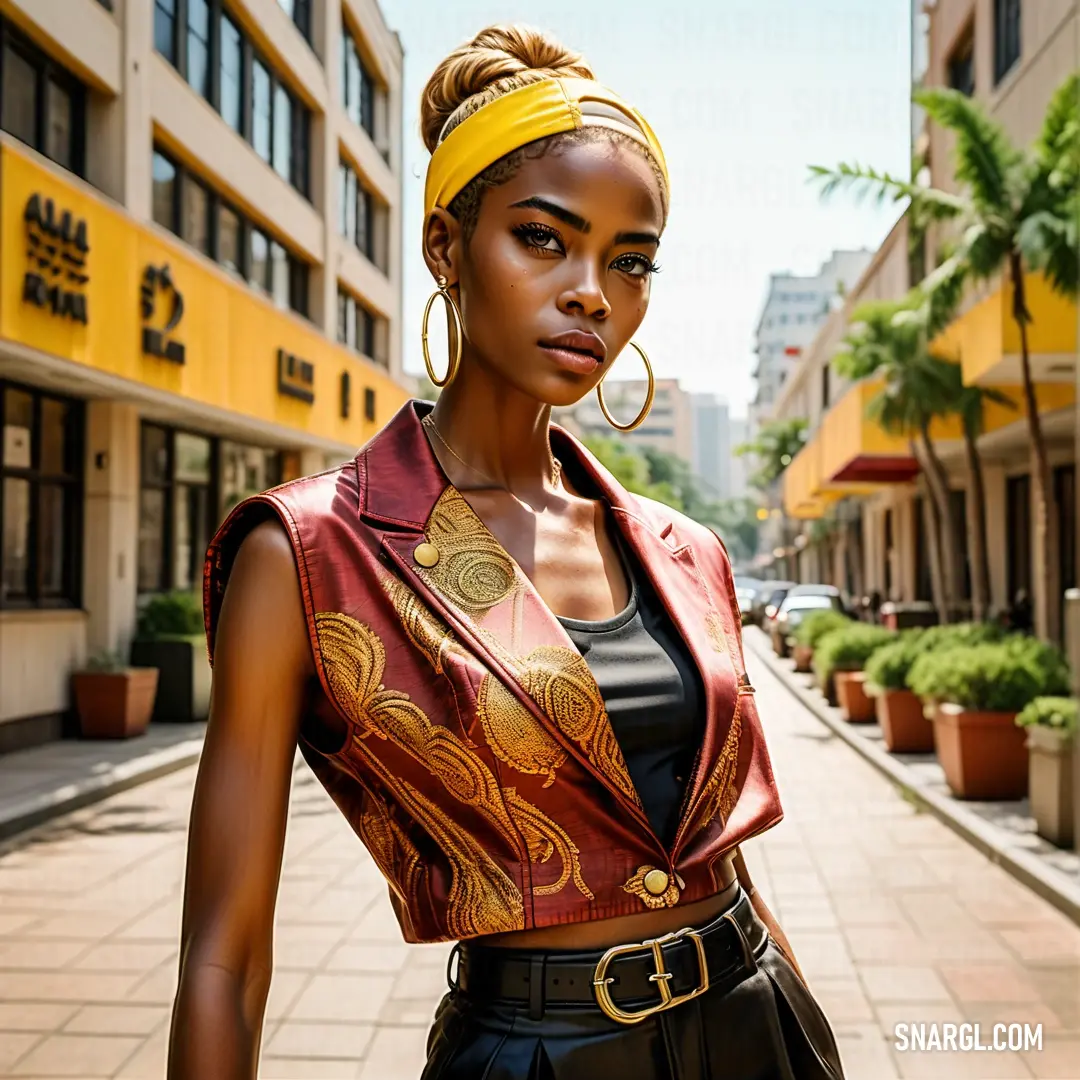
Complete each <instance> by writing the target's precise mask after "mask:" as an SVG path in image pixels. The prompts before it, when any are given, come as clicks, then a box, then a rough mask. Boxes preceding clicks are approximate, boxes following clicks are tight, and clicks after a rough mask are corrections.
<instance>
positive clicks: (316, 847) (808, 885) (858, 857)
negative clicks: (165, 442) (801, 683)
mask: <svg viewBox="0 0 1080 1080" xmlns="http://www.w3.org/2000/svg"><path fill="white" fill-rule="evenodd" d="M750 668H751V674H752V676H753V678H754V685H755V686H756V687H757V698H758V705H759V711H760V713H761V715H762V717H763V722H764V724H765V728H766V732H767V736H768V739H769V746H770V751H771V754H772V758H773V762H774V765H775V769H776V775H777V781H778V783H779V786H780V791H781V797H782V800H783V805H784V808H785V811H786V818H785V820H784V821H783V822H782V823H781V824H780V825H779V826H777V827H775V828H774V829H771V830H769V831H768V832H767V833H765V834H763V835H762V836H761V837H760V838H758V839H757V840H755V841H751V842H750V843H749V844H748V845H746V849H745V853H746V857H747V862H748V863H749V866H750V870H751V873H752V874H753V876H754V878H755V880H756V881H757V883H758V886H759V888H760V889H761V890H762V892H763V893H764V895H765V897H766V900H767V902H768V903H769V904H770V906H771V907H772V908H773V910H774V911H775V912H776V914H777V917H778V918H779V919H780V921H781V923H782V924H783V926H784V927H785V930H786V931H787V933H788V935H789V937H790V938H791V941H792V944H793V947H794V949H795V952H796V955H797V957H798V959H799V962H800V964H801V966H802V967H803V970H804V971H805V972H806V975H807V978H808V980H809V982H810V985H811V988H812V990H813V991H814V993H815V994H816V996H817V998H818V1000H819V1001H820V1002H821V1004H822V1007H823V1008H824V1010H825V1012H826V1014H827V1015H828V1017H829V1019H830V1021H831V1022H832V1024H833V1028H834V1030H835V1031H836V1034H837V1038H838V1041H839V1043H840V1047H841V1053H842V1055H843V1059H844V1062H845V1070H846V1078H847V1080H890V1078H896V1077H911V1078H930V1077H939V1078H949V1080H964V1078H969V1080H970V1078H978V1080H992V1078H1001V1077H1008V1078H1031V1077H1038V1078H1046V1080H1049V1078H1052V1077H1056V1078H1059V1080H1080V928H1078V927H1076V926H1075V925H1074V924H1072V923H1071V922H1070V921H1069V920H1067V919H1066V918H1065V917H1064V916H1062V915H1061V914H1060V912H1058V911H1056V910H1055V909H1054V908H1053V907H1051V906H1050V905H1049V904H1047V903H1046V902H1045V901H1043V900H1042V899H1040V898H1039V897H1038V896H1036V895H1034V894H1033V893H1032V892H1031V891H1030V890H1029V889H1027V888H1026V887H1024V886H1022V885H1020V884H1019V883H1018V882H1017V881H1016V880H1015V879H1014V878H1013V877H1011V876H1010V875H1008V874H1007V873H1005V872H1004V871H1003V870H1002V869H1001V868H1000V867H998V866H995V865H993V864H992V863H991V862H990V861H989V860H987V859H986V858H985V857H984V856H983V855H982V854H980V853H978V852H977V851H975V850H974V849H973V848H972V847H971V846H970V845H969V844H968V843H966V842H965V841H963V840H962V839H960V838H959V837H958V836H957V835H956V834H955V833H954V832H953V831H952V830H950V829H949V828H947V827H946V826H945V825H943V824H942V823H941V822H940V821H939V820H937V819H936V818H935V817H933V816H932V815H930V814H927V813H922V812H920V811H919V809H918V808H917V807H914V806H912V805H911V804H910V803H909V802H907V801H905V800H904V799H903V798H902V797H901V796H900V794H899V793H898V791H897V789H896V788H895V787H894V786H893V785H892V784H891V783H890V782H889V781H888V780H886V779H885V778H884V777H883V776H882V775H881V774H880V773H879V772H878V771H877V770H876V769H874V768H873V767H871V765H870V764H869V763H868V762H867V761H865V760H864V759H862V758H861V757H860V756H859V755H857V754H855V753H853V752H852V749H851V747H850V746H848V745H847V744H846V743H845V742H843V741H842V740H841V739H840V738H839V737H838V736H837V735H836V734H834V733H833V732H832V731H830V730H829V729H828V728H827V727H826V726H825V725H824V724H823V723H822V722H821V721H820V720H819V719H818V718H817V717H816V716H814V715H813V714H812V713H811V712H810V711H809V710H807V709H806V708H805V707H804V706H803V705H802V704H800V703H799V702H798V701H797V700H796V699H795V698H794V697H793V696H792V695H791V693H790V692H789V690H788V689H787V688H786V687H785V686H784V685H783V684H782V683H781V682H780V681H779V680H778V678H777V677H776V676H775V675H774V674H773V673H772V672H771V670H770V669H769V668H768V667H767V666H765V665H764V664H763V663H762V662H761V660H760V659H757V658H755V657H754V656H753V655H751V657H750ZM194 776H195V770H194V768H187V769H184V770H183V771H180V772H176V773H174V774H172V775H169V776H166V777H163V778H160V779H157V780H154V781H152V782H150V783H147V784H145V785H143V786H141V787H138V788H134V789H132V790H129V791H126V792H124V793H122V794H120V795H118V796H116V797H114V798H110V799H108V800H106V801H104V802H100V803H97V804H95V805H93V806H90V807H86V808H84V809H82V810H80V811H78V812H77V813H75V814H73V815H70V816H69V817H67V818H64V819H61V820H58V821H55V822H53V823H51V824H49V825H45V826H42V827H40V828H38V829H37V830H35V831H34V832H32V833H27V834H24V835H23V836H21V837H19V838H17V840H16V841H13V842H10V843H9V845H8V850H7V852H6V854H4V855H2V856H0V1076H11V1077H23V1078H26V1077H40V1078H45V1077H57V1076H68V1077H79V1078H81V1080H97V1078H107V1077H108V1078H112V1077H123V1078H151V1077H153V1078H157V1080H161V1078H162V1077H163V1076H164V1061H165V1048H166V1041H167V1037H168V1023H169V1009H170V1006H171V1003H172V999H173V994H174V992H175V982H176V964H177V934H178V923H179V909H180V897H181V888H182V879H183V867H184V849H185V832H186V824H187V816H188V810H189V805H190V798H191V787H192V783H193V780H194ZM446 955H447V949H446V947H445V946H438V947H434V946H433V947H418V946H404V945H402V944H401V943H400V935H399V931H398V929H397V926H396V923H395V922H394V920H393V916H392V914H391V909H390V905H389V901H388V900H387V897H386V889H385V886H384V885H383V883H382V881H381V879H380V878H379V875H378V872H377V871H376V870H375V867H374V865H373V864H372V862H371V860H370V859H369V858H368V856H367V855H366V853H365V852H364V851H363V849H362V848H361V846H360V845H359V842H358V841H357V840H356V839H355V838H354V837H353V836H352V834H351V832H350V831H349V829H348V828H347V826H346V825H345V824H344V821H343V819H342V818H341V816H340V815H339V814H338V812H337V810H336V809H335V808H334V807H333V805H332V804H331V803H330V801H329V799H328V798H327V797H326V796H325V794H324V793H323V791H322V789H321V788H320V787H319V786H318V785H317V783H316V782H315V781H314V779H313V778H312V777H311V775H310V773H309V772H308V771H307V769H306V766H303V765H302V764H301V765H300V767H299V768H298V771H297V772H296V774H295V777H294V791H293V800H292V807H291V819H290V826H289V832H288V839H287V849H286V858H285V864H284V869H283V878H282V887H281V894H280V899H279V903H278V910H277V946H276V953H275V974H274V980H273V984H272V988H271V992H270V1001H269V1007H268V1017H267V1022H266V1028H265V1032H264V1036H265V1037H264V1043H263V1056H262V1066H261V1071H260V1075H261V1076H262V1077H264V1078H267V1080H273V1078H278V1080H285V1078H295V1080H303V1078H309V1077H318V1078H334V1077H362V1078H364V1080H415V1078H416V1077H418V1076H419V1073H420V1070H421V1063H422V1060H423V1052H424V1039H425V1035H426V1031H427V1027H428V1024H429V1023H430V1018H431V1014H432V1009H433V1007H434V1005H435V1003H436V1002H437V1000H438V998H439V996H440V994H441V993H442V990H443V987H444V981H443V979H444V963H445V959H446ZM998 1020H1002V1021H1006V1022H1010V1023H1012V1022H1020V1023H1023V1022H1031V1023H1041V1024H1042V1025H1043V1049H1042V1050H1041V1051H1028V1052H1024V1053H1008V1052H1006V1053H986V1052H984V1053H968V1054H958V1053H951V1054H950V1053H940V1052H939V1053H930V1052H923V1053H900V1052H897V1051H896V1050H895V1049H894V1048H893V1035H892V1033H893V1026H894V1025H895V1024H896V1023H898V1022H912V1023H916V1022H920V1021H923V1022H929V1021H939V1022H945V1021H949V1022H962V1021H972V1022H979V1023H981V1024H982V1025H983V1038H984V1041H987V1040H988V1039H989V1030H990V1025H992V1023H994V1022H996V1021H998Z"/></svg>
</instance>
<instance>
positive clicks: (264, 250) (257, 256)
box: [248, 229, 270, 293]
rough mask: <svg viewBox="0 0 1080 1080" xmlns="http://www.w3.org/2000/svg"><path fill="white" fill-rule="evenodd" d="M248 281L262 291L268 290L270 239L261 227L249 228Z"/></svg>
mask: <svg viewBox="0 0 1080 1080" xmlns="http://www.w3.org/2000/svg"><path fill="white" fill-rule="evenodd" d="M248 281H250V282H251V284H252V285H254V286H255V287H256V288H259V289H262V290H263V292H267V293H268V292H270V241H269V240H268V239H267V236H266V233H264V232H263V231H262V230H261V229H252V230H251V251H250V262H249V263H248Z"/></svg>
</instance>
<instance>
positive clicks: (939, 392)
mask: <svg viewBox="0 0 1080 1080" xmlns="http://www.w3.org/2000/svg"><path fill="white" fill-rule="evenodd" d="M952 280H953V279H952V278H951V277H950V278H948V281H950V282H951V281H952ZM930 295H935V294H932V293H923V292H921V291H919V290H915V291H913V292H912V293H911V294H910V295H909V297H908V298H906V299H904V300H892V301H885V300H878V301H871V302H869V303H866V304H862V305H860V307H859V308H857V309H856V310H855V312H853V314H852V319H853V322H852V326H851V329H850V330H849V332H848V334H847V335H846V337H845V338H844V350H843V351H841V352H839V353H837V355H836V356H834V357H833V360H832V365H833V368H834V369H835V370H836V372H837V374H838V375H840V376H841V377H842V378H845V379H850V380H858V379H864V378H867V377H868V376H871V375H878V376H880V377H881V378H882V379H883V380H884V387H883V388H882V390H881V391H880V392H879V393H877V394H876V395H875V396H874V397H873V398H872V399H871V400H870V401H869V402H868V403H867V418H868V419H870V420H872V421H873V422H874V423H876V424H877V425H878V426H879V427H881V428H882V429H883V430H884V431H888V432H889V433H890V434H893V435H901V436H906V437H907V438H908V440H909V443H910V445H911V452H912V456H913V457H914V458H915V460H916V461H917V462H918V463H919V467H920V469H921V470H922V472H923V474H924V475H925V477H926V482H927V487H928V489H929V495H930V498H929V499H928V500H927V511H928V514H929V528H928V529H927V536H928V542H929V548H930V564H931V567H932V570H933V578H934V594H935V606H936V607H937V608H938V611H939V615H940V618H941V620H942V622H947V621H948V619H949V617H950V613H951V610H952V609H953V607H954V605H955V603H956V599H957V595H958V588H957V584H958V570H957V563H956V554H957V552H958V550H959V544H958V542H957V541H958V537H957V529H956V521H955V519H954V516H953V511H952V501H951V498H950V495H949V478H948V473H947V472H946V469H945V466H944V464H943V463H942V461H941V458H940V457H939V456H938V453H937V449H936V447H935V446H934V442H933V439H932V438H931V437H930V425H931V424H932V423H933V421H934V420H935V419H936V418H938V417H940V416H945V415H948V413H949V412H950V405H951V402H950V400H949V398H948V396H947V394H946V387H947V385H948V383H947V379H946V376H945V373H944V372H943V371H942V368H944V367H952V366H953V365H948V364H946V363H945V362H944V361H941V360H938V359H937V358H935V357H932V356H930V355H929V354H928V353H927V351H926V338H927V334H926V319H927V318H928V317H929V313H930V311H931V310H934V311H936V310H937V309H936V307H934V305H933V303H932V302H931V301H930V300H929V299H928V297H929V296H930Z"/></svg>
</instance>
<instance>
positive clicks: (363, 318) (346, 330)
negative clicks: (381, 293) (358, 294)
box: [337, 287, 390, 368]
mask: <svg viewBox="0 0 1080 1080" xmlns="http://www.w3.org/2000/svg"><path fill="white" fill-rule="evenodd" d="M337 316H338V327H337V339H338V341H340V342H341V344H342V345H348V346H349V347H350V348H353V349H356V351H357V352H359V353H363V354H364V356H366V357H368V358H369V359H370V360H373V361H374V362H375V363H376V364H378V365H379V366H380V367H384V368H389V366H390V334H389V328H390V324H389V323H388V322H387V321H386V319H384V318H382V317H381V316H379V315H376V314H375V313H374V312H372V311H370V310H369V309H368V308H367V307H365V306H364V305H363V304H362V303H360V302H359V301H358V300H357V299H356V298H355V297H354V296H353V295H352V293H350V292H347V291H346V290H345V289H342V288H340V287H339V288H338V299H337Z"/></svg>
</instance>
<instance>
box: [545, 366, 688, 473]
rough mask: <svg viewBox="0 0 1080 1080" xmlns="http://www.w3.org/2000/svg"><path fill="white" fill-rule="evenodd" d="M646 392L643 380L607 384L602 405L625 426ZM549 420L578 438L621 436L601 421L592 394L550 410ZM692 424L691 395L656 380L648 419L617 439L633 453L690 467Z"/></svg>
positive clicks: (676, 383)
mask: <svg viewBox="0 0 1080 1080" xmlns="http://www.w3.org/2000/svg"><path fill="white" fill-rule="evenodd" d="M648 390H649V387H648V383H647V382H646V381H645V380H644V379H640V380H639V379H625V380H614V379H613V380H611V381H606V382H605V383H604V403H605V404H606V405H607V408H608V412H610V413H611V414H612V416H614V417H615V419H616V420H618V421H619V423H621V424H628V423H629V422H630V421H631V420H633V419H634V417H635V416H637V414H638V413H639V412H640V411H641V407H642V405H644V404H645V397H646V395H647V393H648ZM551 418H552V420H554V421H555V422H556V423H557V424H562V425H563V426H564V427H565V428H566V429H567V430H569V431H571V432H573V434H575V435H577V436H578V437H579V438H590V439H591V438H603V437H605V436H609V435H620V433H619V432H617V431H616V430H615V429H614V428H613V427H612V426H611V425H610V424H609V423H608V422H607V420H606V419H605V418H604V414H603V412H602V411H601V410H600V404H599V402H598V401H597V399H596V395H595V394H588V395H586V396H585V397H584V398H582V399H581V401H579V402H578V403H577V404H576V405H568V406H566V407H564V408H556V409H552V411H551ZM693 423H694V414H693V406H692V404H691V400H690V395H689V394H688V393H687V392H686V391H685V390H683V389H682V387H681V386H679V380H678V379H657V380H656V388H655V391H654V394H653V404H652V408H651V409H650V410H649V415H648V416H647V417H646V418H645V420H644V421H642V423H641V424H640V426H638V427H636V428H634V430H633V431H628V432H626V433H625V434H621V435H620V438H622V439H623V440H625V442H626V444H627V445H628V446H631V447H633V448H635V449H638V450H645V449H652V450H660V451H662V452H663V453H666V454H674V455H675V457H678V458H682V460H683V461H685V462H687V463H688V464H690V463H692V461H693V457H694V430H693Z"/></svg>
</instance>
